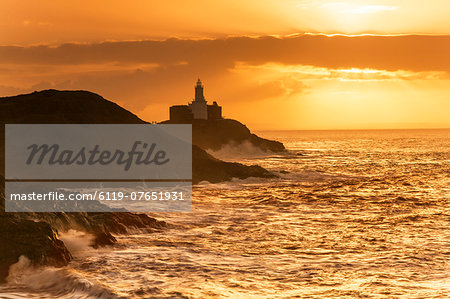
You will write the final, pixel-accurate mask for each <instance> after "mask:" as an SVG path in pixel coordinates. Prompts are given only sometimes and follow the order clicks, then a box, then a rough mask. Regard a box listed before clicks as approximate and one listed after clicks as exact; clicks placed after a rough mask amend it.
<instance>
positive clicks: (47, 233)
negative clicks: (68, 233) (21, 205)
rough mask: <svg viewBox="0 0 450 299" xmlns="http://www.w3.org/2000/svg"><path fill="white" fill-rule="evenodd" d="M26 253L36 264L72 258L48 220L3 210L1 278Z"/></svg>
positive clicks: (0, 216)
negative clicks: (15, 214) (38, 219)
mask: <svg viewBox="0 0 450 299" xmlns="http://www.w3.org/2000/svg"><path fill="white" fill-rule="evenodd" d="M22 255H24V256H26V257H27V258H28V259H29V260H30V261H31V262H32V264H33V265H51V266H57V267H59V266H65V265H67V263H68V262H69V261H70V260H71V259H72V255H71V254H70V252H69V250H67V248H66V246H65V245H64V243H63V242H62V241H61V240H59V239H58V234H57V231H56V230H55V229H54V228H53V227H52V226H51V225H50V224H48V223H46V222H41V221H33V220H24V219H20V218H19V217H15V216H14V215H8V214H6V213H1V214H0V282H3V281H4V280H5V278H6V277H7V276H8V270H9V267H10V266H11V265H12V264H14V263H16V262H18V261H19V257H20V256H22Z"/></svg>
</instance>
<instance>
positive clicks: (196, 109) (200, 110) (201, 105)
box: [189, 78, 208, 119]
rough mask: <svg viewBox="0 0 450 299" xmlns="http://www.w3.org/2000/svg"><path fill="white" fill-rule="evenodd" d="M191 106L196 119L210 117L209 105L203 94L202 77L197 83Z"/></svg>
mask: <svg viewBox="0 0 450 299" xmlns="http://www.w3.org/2000/svg"><path fill="white" fill-rule="evenodd" d="M189 108H190V109H191V111H192V114H193V115H194V119H208V105H207V104H206V100H205V96H204V95H203V85H202V81H200V78H199V79H198V80H197V84H196V85H195V98H194V100H193V101H192V103H190V104H189Z"/></svg>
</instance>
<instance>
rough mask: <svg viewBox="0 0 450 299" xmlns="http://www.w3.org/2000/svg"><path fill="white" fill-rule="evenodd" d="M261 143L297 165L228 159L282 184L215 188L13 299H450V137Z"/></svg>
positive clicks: (44, 275)
mask: <svg viewBox="0 0 450 299" xmlns="http://www.w3.org/2000/svg"><path fill="white" fill-rule="evenodd" d="M260 134H261V135H263V136H264V137H267V138H271V139H277V140H280V141H282V142H284V143H285V145H286V146H287V147H288V149H289V153H287V154H266V155H256V156H255V152H252V155H246V153H245V151H244V150H241V151H240V154H239V155H236V154H231V153H229V152H219V153H216V154H217V155H219V156H222V157H223V158H227V159H233V160H237V161H241V162H244V163H249V164H259V165H262V166H264V167H266V168H268V169H270V170H272V171H278V172H280V171H283V173H280V178H277V179H270V180H262V179H248V180H244V181H233V182H228V183H223V184H215V185H211V184H202V185H201V186H198V187H195V188H194V200H193V212H192V213H168V214H151V216H153V217H156V218H158V219H160V220H165V221H167V222H169V223H171V224H173V225H174V226H173V228H171V229H169V230H163V231H155V232H140V233H133V234H130V235H126V236H118V240H119V245H118V246H117V247H115V248H114V249H107V250H101V251H89V252H87V253H85V254H82V255H80V256H78V257H76V258H75V260H74V261H73V262H72V263H71V265H70V267H68V268H66V269H62V270H57V269H40V270H33V271H34V272H31V273H39V275H38V276H35V277H34V278H33V279H35V280H37V281H39V282H38V283H36V284H35V285H30V283H27V282H26V279H25V280H24V281H23V282H22V284H21V283H16V284H10V285H8V286H4V287H3V293H1V292H2V290H1V288H0V297H1V296H2V294H3V296H4V297H6V296H8V297H30V296H35V297H36V298H40V297H44V296H48V297H52V296H55V295H59V296H63V297H64V296H65V297H89V296H93V297H101V296H103V297H104V298H108V297H112V296H117V297H125V298H129V297H131V298H140V297H147V298H155V297H156V298H159V297H162V298H166V297H171V296H172V297H175V298H177V297H181V298H182V297H184V296H186V297H192V298H205V297H219V298H220V297H233V298H252V297H254V298H261V297H263V298H264V297H266V298H336V297H344V298H361V297H363V298H383V297H385V298H448V297H450V267H449V258H450V231H449V229H448V227H449V224H450V207H449V201H450V190H449V186H450V180H449V174H450V130H404V131H401V130H392V131H389V130H386V131H318V132H312V131H284V132H260ZM247 149H248V148H247ZM249 150H250V149H249ZM31 275H32V274H31ZM24 277H25V275H24ZM32 277H33V276H32ZM41 280H42V281H41ZM48 281H50V282H48ZM46 282H47V283H46ZM51 282H54V283H53V284H52V283H51ZM57 282H58V283H57Z"/></svg>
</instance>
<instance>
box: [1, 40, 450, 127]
mask: <svg viewBox="0 0 450 299" xmlns="http://www.w3.org/2000/svg"><path fill="white" fill-rule="evenodd" d="M449 52H450V36H359V37H348V36H331V37H329V36H324V35H296V36H290V37H270V36H266V37H257V38H251V37H229V38H223V39H208V40H182V39H168V40H165V41H125V42H102V43H92V44H64V45H60V46H29V47H25V46H0V82H2V86H0V95H14V94H18V93H25V92H32V91H34V90H40V89H47V88H55V89H85V90H90V91H93V92H97V93H99V94H101V95H102V96H104V97H106V98H108V99H110V100H113V101H116V102H118V103H119V104H121V105H123V106H124V107H125V108H127V109H130V110H132V111H133V112H135V113H137V114H139V115H141V116H142V117H143V118H144V119H146V120H164V119H165V118H167V116H168V115H167V106H169V105H172V104H185V103H187V102H189V101H190V100H192V96H193V84H194V83H195V80H196V78H197V77H199V76H200V77H201V78H202V80H203V81H204V83H205V85H206V89H205V95H206V97H207V99H208V100H209V101H213V100H217V101H218V102H219V103H220V104H221V105H223V106H224V107H225V108H224V113H225V115H227V116H230V117H231V116H234V115H236V117H237V118H239V116H241V115H242V113H243V112H242V111H243V109H242V105H243V104H245V105H247V107H257V106H261V105H262V104H264V105H266V106H264V107H266V108H265V109H273V108H272V106H271V104H270V103H269V102H270V101H273V102H274V103H275V101H279V100H280V99H284V101H293V99H294V98H296V97H298V95H302V94H305V93H309V92H310V91H311V84H310V81H311V80H346V81H359V80H364V81H370V80H372V81H375V80H412V79H436V78H441V77H442V76H445V75H446V74H447V73H448V72H449V71H450V59H449V58H448V54H447V53H449ZM249 109H254V108H249ZM279 113H281V112H279Z"/></svg>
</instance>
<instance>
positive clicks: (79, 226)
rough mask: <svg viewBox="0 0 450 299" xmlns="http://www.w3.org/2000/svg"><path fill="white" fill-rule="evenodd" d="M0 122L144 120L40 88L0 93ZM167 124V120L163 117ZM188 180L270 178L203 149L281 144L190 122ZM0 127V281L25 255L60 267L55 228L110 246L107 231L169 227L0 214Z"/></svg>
mask: <svg viewBox="0 0 450 299" xmlns="http://www.w3.org/2000/svg"><path fill="white" fill-rule="evenodd" d="M0 120H1V123H2V124H14V123H21V124H146V123H147V122H145V121H143V120H141V119H140V118H139V117H137V116H136V115H134V114H133V113H131V112H129V111H127V110H125V109H123V108H122V107H120V106H119V105H117V104H115V103H113V102H111V101H108V100H106V99H104V98H103V97H101V96H99V95H97V94H94V93H91V92H88V91H57V90H45V91H40V92H34V93H31V94H25V95H18V96H13V97H4V98H0ZM166 123H167V122H166ZM192 125H193V144H194V145H193V151H192V154H193V175H192V180H193V183H194V184H196V183H199V182H201V181H209V182H211V183H217V182H221V181H227V180H231V179H232V178H240V179H245V178H248V177H262V178H271V177H274V176H275V175H274V174H273V173H271V172H269V171H267V170H266V169H264V168H262V167H260V166H257V165H252V166H248V165H243V164H240V163H231V162H225V161H221V160H219V159H216V158H214V157H213V156H211V155H210V154H208V153H207V152H206V151H205V150H204V149H220V147H221V146H222V145H223V144H228V143H230V142H242V141H244V140H247V141H249V142H251V143H252V144H254V145H255V146H258V147H260V148H261V149H263V150H270V151H274V152H276V151H282V150H284V146H283V145H282V144H281V143H278V142H275V141H270V140H266V139H262V138H259V137H258V136H256V135H254V134H251V133H250V131H249V130H248V129H247V128H246V127H245V126H244V125H242V124H241V123H239V122H237V121H233V120H217V121H215V122H214V123H205V122H201V121H194V122H193V123H192ZM0 131H1V136H0V140H1V142H0V143H1V147H0V148H1V150H0V161H1V162H0V167H1V172H2V175H1V176H0V180H1V187H0V188H1V189H0V193H1V194H0V195H1V199H0V282H2V281H4V280H5V278H6V277H7V275H8V269H9V267H10V266H11V265H12V264H14V263H16V262H17V261H18V260H19V257H20V256H22V255H23V256H26V257H27V258H28V259H30V261H31V262H32V264H33V265H53V266H64V265H67V263H69V261H70V260H71V259H72V255H71V253H70V252H69V250H68V249H67V248H66V246H65V244H64V242H63V241H61V240H60V239H59V238H58V232H61V231H68V230H70V229H75V230H80V231H84V232H87V233H89V234H92V235H93V236H94V240H93V244H92V246H93V247H98V246H104V245H112V244H114V243H115V242H116V240H115V238H114V236H113V235H112V234H121V233H126V232H127V231H128V230H129V229H133V228H139V229H146V230H149V231H152V230H160V229H165V228H168V227H170V225H169V224H167V223H165V222H163V221H158V220H156V219H154V218H152V217H149V216H147V215H145V214H137V213H127V212H123V213H5V212H3V211H4V192H5V190H4V183H5V178H4V144H3V142H4V130H0Z"/></svg>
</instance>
